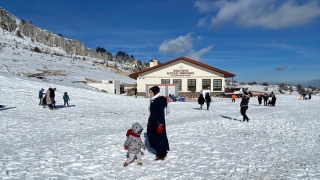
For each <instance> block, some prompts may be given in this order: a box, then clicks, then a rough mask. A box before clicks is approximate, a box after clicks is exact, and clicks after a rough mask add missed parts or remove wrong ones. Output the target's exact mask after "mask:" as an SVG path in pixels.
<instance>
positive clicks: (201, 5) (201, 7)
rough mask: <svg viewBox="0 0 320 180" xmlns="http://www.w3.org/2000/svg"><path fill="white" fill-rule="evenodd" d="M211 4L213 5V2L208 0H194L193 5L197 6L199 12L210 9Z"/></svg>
mask: <svg viewBox="0 0 320 180" xmlns="http://www.w3.org/2000/svg"><path fill="white" fill-rule="evenodd" d="M213 5H214V3H213V2H209V1H205V0H201V1H196V2H195V4H194V6H195V7H197V8H198V9H199V11H200V12H208V11H212V8H213V7H214V6H213Z"/></svg>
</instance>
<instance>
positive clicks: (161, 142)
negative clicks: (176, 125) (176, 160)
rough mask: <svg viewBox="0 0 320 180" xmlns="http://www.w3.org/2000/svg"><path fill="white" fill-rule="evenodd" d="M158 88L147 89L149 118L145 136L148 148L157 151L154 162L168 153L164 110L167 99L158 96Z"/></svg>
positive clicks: (162, 158)
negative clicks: (146, 135)
mask: <svg viewBox="0 0 320 180" xmlns="http://www.w3.org/2000/svg"><path fill="white" fill-rule="evenodd" d="M159 91H160V88H159V87H158V86H153V87H151V88H150V89H149V95H150V116H149V119H148V125H147V126H148V127H147V134H148V139H149V143H150V147H151V148H153V149H155V150H156V151H157V154H156V159H155V160H164V158H165V157H166V156H167V153H168V152H167V151H169V142H168V137H167V131H166V121H165V118H164V117H165V113H164V111H165V108H166V107H167V105H168V102H167V99H166V98H165V97H163V96H161V95H160V93H159Z"/></svg>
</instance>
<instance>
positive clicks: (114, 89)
mask: <svg viewBox="0 0 320 180" xmlns="http://www.w3.org/2000/svg"><path fill="white" fill-rule="evenodd" d="M87 85H88V86H91V87H93V88H96V89H99V90H100V91H105V92H107V93H109V94H118V95H120V89H121V85H120V81H118V80H102V81H101V83H98V82H96V83H95V82H93V83H87Z"/></svg>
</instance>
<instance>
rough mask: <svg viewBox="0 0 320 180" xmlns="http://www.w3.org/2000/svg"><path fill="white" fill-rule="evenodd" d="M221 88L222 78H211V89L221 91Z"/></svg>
mask: <svg viewBox="0 0 320 180" xmlns="http://www.w3.org/2000/svg"><path fill="white" fill-rule="evenodd" d="M221 90H222V80H221V79H214V80H213V91H221Z"/></svg>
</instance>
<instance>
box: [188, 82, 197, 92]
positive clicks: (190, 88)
mask: <svg viewBox="0 0 320 180" xmlns="http://www.w3.org/2000/svg"><path fill="white" fill-rule="evenodd" d="M188 91H191V92H195V91H196V80H195V79H188Z"/></svg>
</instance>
